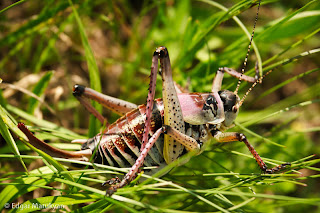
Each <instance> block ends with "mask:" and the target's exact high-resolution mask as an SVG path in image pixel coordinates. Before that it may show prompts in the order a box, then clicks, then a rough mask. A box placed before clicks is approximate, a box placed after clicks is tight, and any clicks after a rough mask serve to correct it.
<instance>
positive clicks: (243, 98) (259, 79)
mask: <svg viewBox="0 0 320 213" xmlns="http://www.w3.org/2000/svg"><path fill="white" fill-rule="evenodd" d="M272 71H273V69H271V70H269V71H268V72H266V73H265V74H264V75H263V76H261V77H259V78H258V79H257V80H256V82H254V83H253V84H252V85H251V87H250V88H249V89H248V91H247V92H246V94H244V96H243V97H242V99H241V101H240V102H239V107H240V106H241V105H242V104H243V102H244V100H245V99H246V97H247V96H248V95H249V93H250V92H251V91H252V89H253V88H254V87H255V86H256V85H257V84H258V83H261V82H262V79H264V78H265V77H266V76H267V75H269V74H270V73H271V72H272Z"/></svg>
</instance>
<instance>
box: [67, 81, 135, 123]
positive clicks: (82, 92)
mask: <svg viewBox="0 0 320 213" xmlns="http://www.w3.org/2000/svg"><path fill="white" fill-rule="evenodd" d="M73 95H74V96H75V97H76V98H77V99H78V101H79V102H80V103H81V104H82V105H83V106H84V107H85V108H86V109H87V110H88V111H89V112H90V113H92V114H93V115H94V116H95V117H96V118H97V119H98V120H99V121H100V122H101V123H102V124H104V123H106V121H107V119H106V118H104V117H103V116H102V115H101V114H100V113H99V112H98V111H97V110H96V109H95V108H94V107H93V106H92V105H91V104H90V102H89V101H88V99H90V100H94V101H97V102H98V103H100V104H101V105H102V106H104V107H106V108H107V109H109V110H111V111H113V112H115V113H116V114H118V115H125V114H126V113H127V112H129V111H131V110H133V109H135V108H137V105H136V104H133V103H130V102H128V101H124V100H121V99H118V98H114V97H111V96H108V95H104V94H102V93H100V92H97V91H95V90H93V89H91V88H88V87H85V86H82V85H78V84H76V85H74V86H73Z"/></svg>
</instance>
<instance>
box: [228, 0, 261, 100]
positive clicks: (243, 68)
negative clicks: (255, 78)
mask: <svg viewBox="0 0 320 213" xmlns="http://www.w3.org/2000/svg"><path fill="white" fill-rule="evenodd" d="M260 3H261V0H260V1H259V3H258V8H257V14H256V19H255V21H254V25H253V30H252V33H251V38H250V42H249V46H248V50H247V54H246V57H245V59H244V62H243V66H242V69H241V75H240V78H239V80H238V84H237V87H236V90H235V91H234V94H238V90H239V87H240V84H241V80H242V75H243V74H244V71H245V68H246V66H247V61H248V57H249V53H250V49H251V44H252V40H253V36H254V30H255V28H256V24H257V21H258V15H259V9H260Z"/></svg>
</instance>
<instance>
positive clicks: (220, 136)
mask: <svg viewBox="0 0 320 213" xmlns="http://www.w3.org/2000/svg"><path fill="white" fill-rule="evenodd" d="M214 138H215V139H216V140H217V141H218V142H234V141H241V142H244V144H245V145H246V146H247V147H248V149H249V151H250V152H251V154H252V155H253V157H254V158H255V159H256V161H257V163H258V165H259V167H260V169H261V170H262V171H263V172H264V173H267V174H273V173H277V172H283V171H284V170H286V169H287V168H288V167H290V165H291V163H284V164H281V165H278V166H275V167H273V168H271V169H268V167H267V165H266V164H265V163H264V161H263V160H262V159H261V157H260V156H259V154H258V153H257V151H256V150H255V149H254V148H253V146H252V145H251V144H250V143H249V141H248V140H247V137H246V136H245V135H244V134H242V133H237V132H225V133H222V132H217V133H216V134H215V135H214Z"/></svg>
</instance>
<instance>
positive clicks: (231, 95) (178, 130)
mask: <svg viewBox="0 0 320 213" xmlns="http://www.w3.org/2000/svg"><path fill="white" fill-rule="evenodd" d="M259 6H260V3H259ZM259 6H258V10H259ZM257 14H258V12H257ZM256 20H257V18H256ZM254 26H255V25H254ZM253 34H254V30H253V33H252V36H251V41H252V38H253ZM251 41H250V44H249V48H248V52H247V55H246V58H245V62H244V67H245V66H246V61H247V58H248V54H249V51H250V45H251ZM159 62H160V74H161V77H162V87H163V91H162V99H155V85H156V76H157V73H158V63H159ZM225 72H226V73H228V74H230V75H231V76H234V77H236V78H238V79H239V81H238V85H237V88H236V90H235V91H234V92H232V91H229V90H221V85H222V80H223V76H224V73H225ZM243 73H244V68H243V69H242V71H241V73H239V72H237V71H236V70H233V69H231V68H227V67H223V68H219V69H218V71H217V74H216V76H215V78H214V80H213V84H212V89H211V92H208V93H189V92H188V91H182V90H181V89H180V87H178V86H177V85H176V84H175V82H174V81H173V79H172V70H171V64H170V58H169V52H168V50H167V48H166V47H163V46H161V47H159V48H157V49H156V51H155V52H154V54H153V57H152V66H151V75H150V86H149V92H148V97H147V104H146V105H140V106H137V105H135V104H133V103H130V102H127V101H123V100H120V99H117V98H113V97H110V96H107V95H103V94H101V93H99V92H97V91H94V90H93V89H90V88H87V87H84V86H81V85H75V86H74V88H73V94H74V96H75V97H76V98H77V99H78V100H79V101H80V103H81V104H82V105H84V106H85V108H86V109H87V110H88V111H89V112H91V113H92V114H93V115H94V116H95V117H96V118H97V119H98V120H99V121H100V122H101V123H103V124H107V128H106V130H105V131H104V132H103V133H102V134H98V135H96V136H95V137H93V138H91V139H88V140H75V142H78V143H82V149H81V151H76V152H70V151H64V150H61V149H57V148H54V147H52V146H50V145H48V144H46V143H44V142H43V141H41V140H39V139H37V138H36V137H35V136H34V135H33V134H32V133H31V132H30V131H29V130H28V129H27V128H26V127H25V125H24V124H23V123H19V124H18V127H19V128H20V130H22V131H23V132H24V134H25V135H26V136H27V137H28V139H29V142H30V143H31V144H32V145H33V146H35V147H36V148H39V149H41V150H43V151H45V152H47V153H48V154H50V155H51V156H54V157H63V158H69V159H77V160H85V161H88V160H89V159H91V158H93V159H94V162H95V163H101V164H105V165H111V166H117V167H131V169H130V171H129V172H128V173H127V174H126V175H125V176H124V178H123V179H122V180H121V181H120V179H115V180H112V181H108V182H107V183H108V184H110V186H109V188H108V189H107V194H108V195H111V194H113V193H114V192H116V191H117V189H118V188H121V187H123V186H125V185H127V184H128V183H130V182H131V181H132V180H133V179H134V178H135V177H136V174H137V173H138V172H139V171H140V168H141V167H142V166H158V167H159V168H161V167H163V166H165V165H167V164H169V163H171V162H173V161H175V160H176V159H178V158H180V157H181V156H182V155H184V154H185V153H187V152H189V151H193V152H195V153H196V154H200V153H201V152H202V151H203V150H204V148H205V147H206V145H207V143H208V141H210V140H211V139H212V138H213V139H215V140H216V141H217V142H221V143H223V142H232V141H241V142H243V143H244V144H245V145H246V146H247V147H248V149H249V151H250V152H251V154H252V155H253V156H254V158H255V160H256V161H257V163H258V165H259V167H260V169H261V171H262V172H264V173H270V174H271V173H275V172H281V171H283V170H285V169H286V168H287V167H289V166H290V163H284V164H281V165H278V166H276V167H273V168H270V169H269V168H268V167H267V165H266V164H265V163H264V161H263V160H262V159H261V157H260V156H259V155H258V153H257V152H256V151H255V149H254V148H253V147H252V145H251V144H250V143H249V141H248V140H247V138H246V136H245V135H244V134H242V133H237V132H225V131H226V130H228V129H230V128H231V127H233V126H234V124H233V122H234V120H235V119H236V117H237V115H238V113H239V109H240V107H241V105H242V104H243V102H244V100H245V97H246V96H247V95H248V93H249V92H250V91H251V90H252V88H253V87H254V86H255V85H256V84H257V83H258V82H259V81H261V80H262V78H263V76H262V77H256V78H254V77H249V76H246V75H244V74H243ZM241 80H245V81H248V82H251V83H253V86H252V87H251V88H250V89H249V90H248V92H247V93H246V94H245V95H244V97H243V98H242V99H240V97H239V96H238V89H239V86H240V83H241ZM88 99H91V100H94V101H97V102H99V103H100V104H102V105H103V106H104V107H106V108H108V109H110V110H111V111H113V112H115V113H117V114H119V115H121V116H122V117H121V118H119V119H118V120H117V121H116V122H114V123H113V124H108V123H107V121H106V119H105V118H104V117H103V116H102V115H101V114H100V113H99V112H98V111H97V110H96V109H95V108H93V107H92V105H90V103H89V101H88ZM93 154H94V156H92V155H93Z"/></svg>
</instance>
